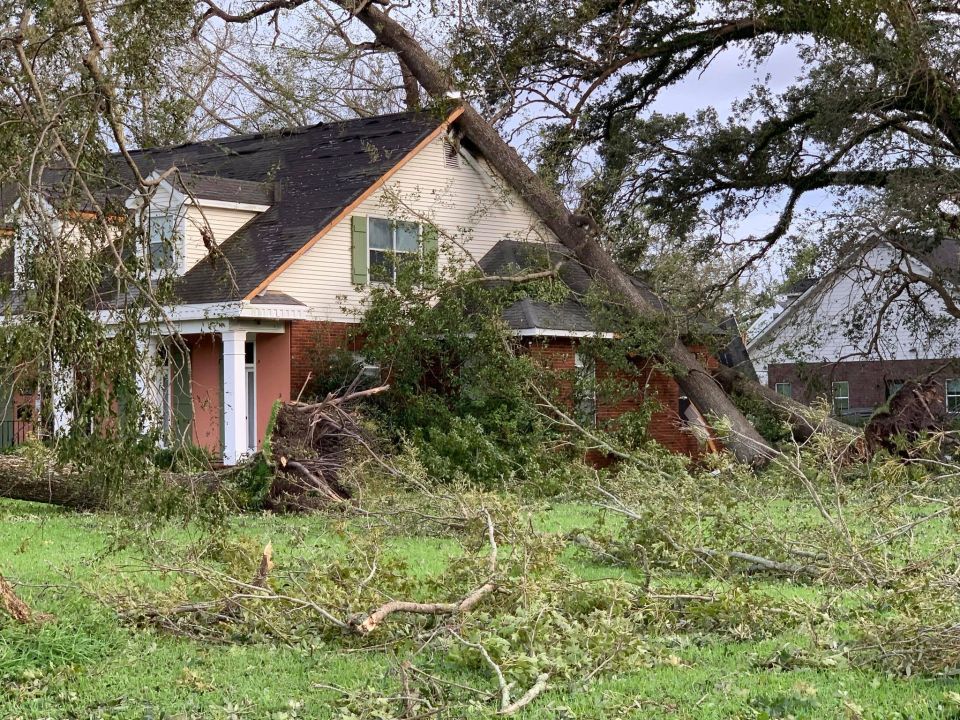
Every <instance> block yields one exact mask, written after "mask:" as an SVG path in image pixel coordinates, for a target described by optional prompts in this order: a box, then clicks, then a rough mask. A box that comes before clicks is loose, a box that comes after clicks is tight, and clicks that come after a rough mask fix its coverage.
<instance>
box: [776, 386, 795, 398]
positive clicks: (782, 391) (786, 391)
mask: <svg viewBox="0 0 960 720" xmlns="http://www.w3.org/2000/svg"><path fill="white" fill-rule="evenodd" d="M775 389H776V391H777V395H783V396H784V397H793V386H792V385H791V384H790V383H777V384H776V387H775Z"/></svg>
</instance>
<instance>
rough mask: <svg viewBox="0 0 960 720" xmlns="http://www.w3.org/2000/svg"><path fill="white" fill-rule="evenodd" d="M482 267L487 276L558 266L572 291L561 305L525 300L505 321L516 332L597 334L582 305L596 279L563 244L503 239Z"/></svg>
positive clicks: (644, 289)
mask: <svg viewBox="0 0 960 720" xmlns="http://www.w3.org/2000/svg"><path fill="white" fill-rule="evenodd" d="M479 265H480V269H481V270H482V271H483V272H484V274H485V275H505V276H506V275H515V274H517V272H518V271H521V272H522V271H524V270H531V269H533V270H542V269H547V268H552V267H557V266H559V275H560V280H562V281H563V283H564V284H565V285H566V286H567V287H568V288H569V289H570V292H569V293H568V294H567V296H566V297H565V298H563V300H562V301H561V302H559V303H549V302H547V301H545V300H537V299H534V298H529V297H526V298H522V299H520V300H518V301H517V302H515V303H513V304H512V305H510V306H509V307H508V308H506V309H505V310H504V312H503V319H504V320H505V321H506V323H507V325H509V326H510V327H511V328H513V329H514V330H541V331H549V330H554V331H561V332H593V331H594V329H595V328H594V324H593V321H592V320H591V319H590V312H589V311H588V309H587V308H586V307H585V306H584V305H583V303H582V302H581V300H582V299H583V298H584V297H586V295H587V293H588V292H589V291H590V288H591V287H592V286H593V280H592V279H591V278H590V275H589V274H587V271H586V270H585V269H584V267H583V266H582V265H581V264H580V263H579V262H577V260H576V259H575V258H574V257H573V253H572V252H571V251H570V250H569V249H567V248H566V247H564V246H563V245H560V244H559V243H531V242H522V241H518V240H501V241H500V242H498V243H497V244H496V245H494V246H493V247H492V248H491V249H490V251H489V252H487V254H486V255H484V256H483V257H482V258H481V259H480V262H479ZM633 282H634V284H635V285H636V287H637V289H639V290H640V292H641V293H642V294H643V296H644V298H645V299H646V300H647V302H648V303H650V305H651V306H653V307H655V308H658V309H660V310H665V309H666V306H665V305H664V303H663V301H662V300H661V299H660V298H658V297H657V296H656V295H655V294H654V293H653V291H652V290H650V288H649V286H647V284H646V283H644V282H643V281H642V280H639V279H637V278H634V279H633ZM547 334H549V333H547Z"/></svg>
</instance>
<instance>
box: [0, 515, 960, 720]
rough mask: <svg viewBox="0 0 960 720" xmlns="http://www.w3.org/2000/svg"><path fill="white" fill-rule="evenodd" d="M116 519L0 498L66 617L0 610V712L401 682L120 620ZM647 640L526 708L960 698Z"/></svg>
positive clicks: (311, 533)
mask: <svg viewBox="0 0 960 720" xmlns="http://www.w3.org/2000/svg"><path fill="white" fill-rule="evenodd" d="M597 513H598V511H597V510H596V509H594V508H590V507H586V506H584V505H578V504H575V503H567V504H558V505H554V506H550V507H546V508H543V509H541V510H539V511H537V512H536V513H535V514H534V515H533V517H532V518H531V522H532V524H533V526H534V527H535V528H536V529H537V530H539V531H541V532H550V533H567V532H570V531H571V530H574V529H577V528H580V527H585V526H588V525H589V524H590V523H591V522H592V521H593V520H594V518H595V517H596V516H597ZM117 527H118V523H117V521H116V520H115V519H113V518H112V517H110V516H108V515H101V516H96V515H78V514H73V513H68V512H63V511H60V510H57V509H55V508H50V507H46V506H41V505H31V504H27V503H16V502H11V501H0V557H2V558H3V560H2V564H0V569H2V571H3V573H4V574H5V575H6V576H7V577H9V578H12V579H14V580H15V581H17V582H18V583H20V585H19V591H20V593H21V594H22V596H23V597H24V599H25V600H26V601H27V602H28V603H29V604H30V605H31V606H33V607H34V608H35V609H37V610H39V611H43V612H48V613H52V614H54V615H55V616H56V620H55V621H54V622H51V623H48V624H46V625H43V626H42V627H39V628H33V627H22V626H17V625H15V624H13V623H11V622H9V621H6V620H4V619H0V683H2V684H0V688H2V689H0V717H4V718H192V717H196V718H208V717H209V718H221V717H222V718H228V717H235V718H268V717H275V718H284V717H285V718H291V717H300V718H330V717H336V716H337V713H338V712H339V710H340V709H341V707H340V706H341V705H342V703H343V699H342V695H341V694H340V693H338V692H336V691H333V690H330V689H327V688H325V687H323V686H330V685H336V686H338V687H341V688H345V689H347V690H356V691H358V692H361V693H363V694H366V695H375V694H378V693H380V694H384V695H389V694H394V693H396V692H397V688H398V680H397V677H396V676H395V674H394V673H395V670H394V668H395V667H396V664H397V657H396V656H395V654H394V651H392V650H390V649H382V648H379V649H378V648H376V647H374V648H372V649H370V648H359V647H357V646H351V645H349V644H347V645H346V646H344V645H343V644H341V643H338V642H336V641H335V640H330V639H326V640H322V639H315V640H308V641H303V640H301V641H298V642H297V643H296V644H295V645H293V646H288V645H283V644H277V643H267V642H258V643H251V644H234V645H226V644H213V643H204V642H198V641H195V640H191V639H186V638H181V637H176V636H173V635H170V634H167V633H163V632H159V631H155V630H151V629H142V628H136V627H131V626H129V625H127V624H124V623H122V622H120V621H119V619H118V618H117V616H116V614H115V613H114V612H113V611H112V609H111V606H110V600H109V595H110V594H111V593H112V592H115V591H117V590H118V589H120V588H122V587H124V585H123V582H124V580H122V578H124V577H125V574H124V573H122V572H121V570H125V569H129V568H130V567H131V566H132V563H133V562H134V561H135V560H136V558H137V554H136V553H135V552H134V551H133V550H116V549H115V548H114V547H113V542H114V540H115V538H116V537H117V535H116V533H115V532H114V531H115V530H116V529H117ZM228 533H229V535H230V536H231V537H233V538H235V539H237V538H243V539H246V540H248V541H249V542H250V543H251V544H252V545H253V546H255V547H259V546H261V545H262V544H263V543H265V542H266V541H267V540H270V541H271V542H272V543H273V544H274V547H275V548H276V555H277V557H278V558H284V557H289V556H291V555H293V554H296V555H297V557H304V558H313V559H322V558H325V557H331V556H333V555H335V554H336V553H338V552H341V551H342V550H343V549H344V547H345V542H346V541H345V536H344V535H343V534H342V533H341V532H340V531H339V528H338V526H337V524H336V523H335V522H333V521H331V519H330V518H329V517H325V516H320V515H318V516H312V517H303V516H299V517H297V516H294V517H273V516H249V517H242V518H237V519H236V520H235V521H234V522H232V523H231V525H230V528H229V531H228ZM194 537H195V533H191V532H190V531H187V530H184V529H182V528H177V527H173V526H171V527H169V528H165V529H164V530H163V532H162V533H161V535H160V537H159V538H158V540H157V542H158V543H161V554H162V543H172V544H179V545H180V546H182V545H183V544H184V543H186V542H187V541H189V540H190V539H192V538H194ZM387 550H388V553H389V554H392V555H394V556H396V557H403V558H404V560H405V562H406V564H407V568H408V572H409V573H411V574H412V575H414V576H419V577H431V576H437V575H440V574H442V573H443V572H444V571H445V570H446V569H447V568H448V566H449V565H450V563H451V562H455V561H456V558H457V557H458V556H459V552H460V550H459V546H458V545H457V544H456V543H454V542H453V541H451V540H449V539H443V538H435V537H428V536H415V537H409V536H407V537H393V538H391V539H390V542H389V548H387ZM564 562H565V563H567V564H568V566H569V567H570V568H571V569H572V570H573V571H574V572H575V573H576V574H577V575H579V576H580V577H581V578H583V579H586V580H590V579H597V578H606V577H612V576H622V577H624V578H626V579H628V580H631V581H634V582H641V581H642V578H641V577H640V576H639V575H638V574H637V573H634V572H630V571H626V570H622V569H618V568H614V567H610V566H600V565H594V564H592V563H591V562H590V561H589V560H586V559H585V558H584V556H582V555H580V554H576V553H574V552H573V551H571V550H569V549H568V550H567V551H564ZM682 581H684V578H682V577H679V578H677V582H678V584H680V583H681V582H682ZM704 584H709V583H704ZM767 586H769V591H770V592H771V593H780V594H782V596H785V597H787V596H790V597H803V598H812V599H815V598H816V597H817V594H818V590H817V589H816V588H810V587H802V586H796V585H781V584H777V583H769V584H762V585H761V587H767ZM644 641H645V643H646V647H647V649H648V652H649V663H648V667H645V668H642V669H638V670H633V671H630V672H625V673H622V674H613V675H603V674H600V675H598V678H597V679H596V680H594V681H593V682H591V683H589V684H588V685H587V686H586V687H585V688H583V687H569V686H567V685H564V684H561V685H558V686H554V687H552V688H551V689H550V690H549V691H548V692H547V693H545V694H544V695H543V696H541V698H539V699H538V700H537V701H536V702H535V703H533V704H532V705H530V706H529V707H528V708H527V709H526V710H525V711H524V712H523V713H521V715H520V717H523V718H537V719H542V720H546V719H548V718H573V717H575V718H583V719H587V718H597V719H598V720H599V719H600V718H660V717H663V718H667V717H670V718H698V719H699V718H728V717H745V718H753V717H756V718H764V717H771V718H775V717H797V718H834V717H835V718H950V717H953V718H957V717H960V705H958V704H956V703H955V702H954V701H953V700H952V698H955V697H956V698H960V696H957V695H951V694H950V693H953V692H957V691H960V686H958V685H957V684H956V683H953V682H950V681H945V680H931V679H923V678H902V677H893V676H886V675H884V674H883V673H880V672H875V671H870V670H861V669H854V668H851V667H849V666H848V665H846V664H844V663H840V664H839V665H838V666H836V667H808V666H802V665H801V666H799V667H797V668H796V669H793V670H774V669H770V668H769V667H768V666H767V662H766V661H767V660H768V658H770V657H772V656H774V655H776V654H777V653H778V652H780V651H781V649H782V648H783V647H784V646H794V645H796V646H801V647H802V646H804V645H805V644H807V643H808V640H805V639H804V637H802V636H795V635H793V634H789V633H787V634H784V635H782V636H778V637H774V638H767V639H763V640H756V641H743V642H737V641H734V640H732V639H731V638H730V637H729V636H725V637H721V636H711V635H708V634H701V635H691V636H683V635H671V634H669V633H661V634H657V635H655V636H654V635H651V636H650V637H649V638H645V639H644ZM448 677H449V678H456V679H457V681H458V682H463V683H466V684H470V685H473V686H475V687H484V688H488V689H490V690H493V689H495V684H494V682H493V680H492V678H491V677H490V676H489V674H488V673H486V672H485V671H484V670H483V669H482V668H477V669H469V668H460V669H457V668H451V669H450V674H449V675H448ZM368 717H376V715H368ZM440 717H457V716H456V715H443V716H440Z"/></svg>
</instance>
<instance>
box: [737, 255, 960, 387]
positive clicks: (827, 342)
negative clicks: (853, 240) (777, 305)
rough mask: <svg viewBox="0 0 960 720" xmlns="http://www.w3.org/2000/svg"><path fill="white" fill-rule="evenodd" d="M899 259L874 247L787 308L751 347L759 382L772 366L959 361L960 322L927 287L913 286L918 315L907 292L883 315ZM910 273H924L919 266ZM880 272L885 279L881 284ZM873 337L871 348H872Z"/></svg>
mask: <svg viewBox="0 0 960 720" xmlns="http://www.w3.org/2000/svg"><path fill="white" fill-rule="evenodd" d="M897 261H898V257H897V255H896V254H895V253H894V251H893V250H892V248H890V247H889V246H880V247H877V248H874V249H873V250H871V251H870V252H868V253H867V254H866V255H864V257H863V259H862V261H861V262H860V263H858V264H857V266H856V267H853V268H851V269H850V270H848V271H846V272H845V273H843V274H842V275H839V276H838V277H837V278H835V279H834V280H833V281H832V282H827V283H824V286H823V287H822V288H821V287H815V288H814V289H813V290H812V291H811V294H810V295H808V296H807V297H805V298H803V299H802V300H800V301H798V303H797V304H796V307H793V308H791V309H789V310H787V311H786V312H785V314H784V316H783V318H782V320H781V322H780V324H779V325H776V326H774V327H772V328H771V329H770V330H769V331H768V332H767V333H766V334H761V335H759V336H758V337H757V338H756V339H755V340H753V341H752V342H751V343H750V344H749V346H748V349H749V351H750V357H751V359H752V360H753V364H754V367H755V368H756V370H757V374H758V375H759V376H760V381H761V382H763V383H764V384H765V383H766V382H767V367H768V366H769V365H770V364H772V363H794V362H839V361H843V360H925V359H938V358H949V357H956V356H957V353H958V351H960V321H958V320H956V319H954V318H952V317H951V316H950V315H949V314H948V313H947V311H946V308H945V306H944V304H943V301H942V300H940V298H939V297H937V296H936V295H935V294H934V293H933V291H932V290H930V289H929V288H928V287H927V286H926V285H925V284H922V283H916V284H914V285H913V286H912V288H911V291H912V294H913V297H914V298H918V299H920V300H921V301H922V307H923V311H922V312H918V311H917V305H916V303H914V302H913V300H911V298H910V296H909V295H908V294H907V293H903V294H902V295H901V296H900V297H899V298H898V299H897V300H895V301H893V302H892V303H890V305H889V307H888V308H886V309H885V310H884V308H883V306H884V304H885V302H886V301H887V300H888V299H889V298H890V297H891V295H892V294H893V291H894V288H895V287H896V285H897V284H898V283H899V282H900V281H901V279H902V276H897V275H896V274H895V268H894V264H895V263H896V262H897ZM891 269H894V272H893V273H891V272H890V271H891ZM913 269H914V270H915V271H917V272H920V273H921V274H922V273H923V271H925V268H924V269H921V268H918V267H917V266H916V265H914V267H913ZM884 273H888V274H890V277H889V278H887V279H884V278H883V274H884ZM881 312H882V315H881ZM875 334H876V337H877V342H876V347H872V340H873V338H874V335H875Z"/></svg>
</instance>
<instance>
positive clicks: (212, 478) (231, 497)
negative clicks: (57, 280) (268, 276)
mask: <svg viewBox="0 0 960 720" xmlns="http://www.w3.org/2000/svg"><path fill="white" fill-rule="evenodd" d="M388 387H389V386H387V385H381V386H379V387H375V388H369V389H366V390H359V391H357V390H355V388H354V386H351V387H349V388H347V389H346V390H345V391H343V392H342V393H331V394H329V395H327V397H325V398H324V399H323V400H321V401H320V402H317V403H301V402H291V403H283V404H281V405H279V407H278V408H277V411H276V419H275V422H273V423H272V427H271V432H270V437H269V439H268V441H267V442H266V443H264V448H263V451H262V452H260V453H257V454H256V455H254V456H253V457H251V458H250V459H249V460H248V461H247V462H246V463H244V464H241V465H238V466H236V467H228V468H222V467H221V468H218V467H213V468H211V469H209V470H206V471H204V472H199V473H183V472H157V473H156V477H155V478H152V479H151V483H152V488H153V489H157V485H156V483H160V484H161V489H167V490H169V491H171V492H185V493H187V494H188V495H190V496H191V497H194V498H204V497H209V496H212V495H219V496H220V497H221V498H222V499H224V500H225V501H226V502H227V504H228V505H230V506H233V507H236V508H238V509H244V508H246V509H255V508H265V509H270V510H274V511H288V510H309V509H315V508H317V507H319V506H322V505H326V504H329V503H331V502H333V503H339V502H344V501H346V500H348V499H349V497H350V492H349V490H348V489H347V488H345V487H344V486H343V485H342V484H341V483H339V482H338V475H339V471H340V469H341V468H342V467H343V466H344V464H345V463H346V462H348V460H349V457H350V453H351V452H352V451H353V450H354V449H355V448H358V447H365V448H368V449H370V451H371V452H373V450H372V448H371V447H370V440H369V439H368V438H366V437H365V436H364V433H363V431H362V429H361V427H360V421H359V418H358V416H357V415H356V412H355V405H356V404H357V403H358V402H360V401H361V400H363V399H365V398H368V397H371V396H373V395H376V394H378V393H382V392H384V391H385V390H387V389H388ZM258 473H266V474H267V482H268V483H269V485H268V487H267V488H265V492H262V493H256V492H254V493H253V497H251V491H250V488H249V487H247V486H249V485H250V479H251V476H255V475H257V474H258ZM125 489H129V488H125ZM0 497H4V498H9V499H12V500H28V501H32V502H41V503H47V504H51V505H60V506H62V507H67V508H72V509H74V510H98V509H103V508H106V507H109V506H110V505H111V503H112V502H113V501H115V500H116V499H117V498H116V497H115V496H113V495H112V494H111V492H110V491H108V489H106V488H104V487H103V486H102V485H99V484H98V483H96V482H91V481H89V480H88V479H86V478H85V476H84V475H82V474H80V473H78V472H77V471H75V469H74V468H72V467H71V466H57V465H54V464H52V463H44V464H39V463H37V462H36V461H34V460H32V459H30V458H28V457H25V456H22V455H17V454H8V455H0ZM251 500H252V501H253V503H254V505H253V507H251Z"/></svg>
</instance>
